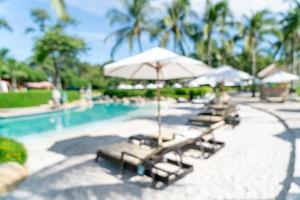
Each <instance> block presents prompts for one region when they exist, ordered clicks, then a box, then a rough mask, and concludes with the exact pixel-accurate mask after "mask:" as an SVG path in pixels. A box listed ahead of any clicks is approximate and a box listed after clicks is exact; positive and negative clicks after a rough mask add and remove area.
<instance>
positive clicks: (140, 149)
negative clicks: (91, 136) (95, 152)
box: [99, 141, 157, 165]
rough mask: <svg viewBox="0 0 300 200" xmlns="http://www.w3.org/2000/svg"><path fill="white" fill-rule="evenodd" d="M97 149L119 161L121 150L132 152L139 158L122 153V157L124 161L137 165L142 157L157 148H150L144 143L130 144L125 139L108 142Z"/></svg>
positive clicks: (149, 154)
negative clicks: (117, 141) (113, 142)
mask: <svg viewBox="0 0 300 200" xmlns="http://www.w3.org/2000/svg"><path fill="white" fill-rule="evenodd" d="M99 151H101V153H102V154H105V155H106V156H109V157H112V158H114V159H116V160H120V161H121V157H122V152H127V153H130V154H133V155H135V156H137V157H138V158H140V159H138V158H135V157H132V156H129V155H124V157H123V159H124V161H125V162H128V163H130V164H132V165H139V164H141V163H143V161H144V159H146V158H147V157H149V156H151V155H152V154H153V153H155V151H157V149H152V148H150V147H148V146H144V145H142V146H140V145H136V144H132V143H129V142H127V141H124V142H119V143H115V144H110V145H107V146H104V147H101V148H100V149H99Z"/></svg>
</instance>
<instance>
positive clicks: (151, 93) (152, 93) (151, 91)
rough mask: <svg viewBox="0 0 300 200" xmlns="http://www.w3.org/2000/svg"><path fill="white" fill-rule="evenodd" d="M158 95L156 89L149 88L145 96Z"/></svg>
mask: <svg viewBox="0 0 300 200" xmlns="http://www.w3.org/2000/svg"><path fill="white" fill-rule="evenodd" d="M155 95H156V91H155V90H147V91H146V93H145V97H147V98H153V97H155Z"/></svg>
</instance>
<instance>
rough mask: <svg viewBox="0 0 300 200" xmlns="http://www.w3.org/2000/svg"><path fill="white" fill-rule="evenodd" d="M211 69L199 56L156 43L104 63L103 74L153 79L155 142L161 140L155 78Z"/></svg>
mask: <svg viewBox="0 0 300 200" xmlns="http://www.w3.org/2000/svg"><path fill="white" fill-rule="evenodd" d="M211 70H212V68H211V67H209V66H207V65H205V64H204V63H203V62H201V61H199V60H195V59H192V58H188V57H185V56H181V55H178V54H176V53H174V52H171V51H169V50H167V49H163V48H158V47H157V48H153V49H150V50H147V51H144V52H142V53H140V54H137V55H134V56H131V57H128V58H125V59H122V60H120V61H117V62H115V63H112V64H108V65H106V66H104V74H105V75H106V76H112V77H119V78H126V79H134V80H156V82H157V101H158V104H157V105H158V106H157V113H158V114H157V116H158V117H157V120H158V135H159V138H158V143H159V144H161V143H162V137H161V117H160V87H159V82H160V81H161V80H172V79H181V78H193V77H197V76H200V75H202V74H205V73H209V72H211Z"/></svg>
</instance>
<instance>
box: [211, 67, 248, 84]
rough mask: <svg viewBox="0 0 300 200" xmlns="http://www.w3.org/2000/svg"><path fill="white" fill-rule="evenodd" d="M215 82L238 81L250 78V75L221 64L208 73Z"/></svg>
mask: <svg viewBox="0 0 300 200" xmlns="http://www.w3.org/2000/svg"><path fill="white" fill-rule="evenodd" d="M208 77H209V78H211V79H213V80H214V81H215V82H217V83H222V82H223V83H224V82H239V81H242V80H250V79H252V77H251V76H250V75H249V74H248V73H246V72H243V71H240V70H237V69H235V68H233V67H231V66H228V65H223V66H220V67H218V68H217V69H216V70H215V71H213V72H212V73H210V74H209V75H208Z"/></svg>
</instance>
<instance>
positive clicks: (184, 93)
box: [103, 87, 212, 98]
mask: <svg viewBox="0 0 300 200" xmlns="http://www.w3.org/2000/svg"><path fill="white" fill-rule="evenodd" d="M208 92H212V88H210V87H199V88H179V89H174V88H163V89H161V96H165V97H173V98H177V97H188V96H189V95H190V94H191V93H192V95H194V96H203V95H204V94H206V93H208ZM103 94H105V95H109V96H111V97H113V96H114V97H118V98H123V97H136V96H142V97H148V98H152V97H154V96H155V95H156V90H118V89H115V90H111V89H110V90H105V91H104V92H103Z"/></svg>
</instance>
